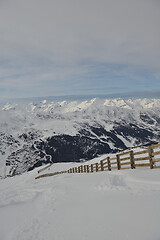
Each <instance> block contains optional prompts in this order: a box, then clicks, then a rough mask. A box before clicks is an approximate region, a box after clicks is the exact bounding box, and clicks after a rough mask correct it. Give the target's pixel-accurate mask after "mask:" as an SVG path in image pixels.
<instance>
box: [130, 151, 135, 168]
mask: <svg viewBox="0 0 160 240" xmlns="http://www.w3.org/2000/svg"><path fill="white" fill-rule="evenodd" d="M130 162H131V169H133V168H135V165H134V155H133V151H130Z"/></svg>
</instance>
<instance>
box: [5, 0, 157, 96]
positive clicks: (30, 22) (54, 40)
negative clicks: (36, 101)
mask: <svg viewBox="0 0 160 240" xmlns="http://www.w3.org/2000/svg"><path fill="white" fill-rule="evenodd" d="M159 11H160V5H159V1H158V0H154V1H150V0H134V1H132V0H121V1H118V0H99V1H97V0H85V1H84V0H81V1H76V0H68V1H65V0H54V1H53V0H32V1H31V0H28V1H25V0H14V1H11V0H5V1H0V36H1V37H0V52H1V56H0V63H1V64H0V79H1V80H0V87H6V88H8V90H9V92H8V94H12V89H13V88H15V91H16V88H17V89H18V88H19V93H18V94H20V92H23V90H24V89H25V91H27V88H28V92H26V93H25V94H26V96H27V94H30V93H29V88H32V87H37V92H35V93H34V92H33V93H32V94H37V95H40V94H42V90H43V89H46V90H45V91H46V94H47V86H46V84H47V85H48V92H50V91H51V90H50V89H51V87H53V88H54V89H55V92H56V89H57V94H60V93H63V86H65V85H66V91H68V93H69V90H67V89H68V88H67V85H69V84H72V85H71V86H70V87H72V86H73V89H74V85H76V84H77V82H78V83H79V81H82V86H81V88H83V87H85V84H84V82H85V79H91V78H92V81H91V80H90V81H88V80H86V82H90V84H95V86H96V85H97V82H98V81H100V82H101V83H102V82H103V83H104V82H105V83H106V84H108V83H109V84H111V83H113V78H114V81H116V84H117V82H118V81H119V82H121V78H124V79H127V77H128V78H129V79H131V78H132V82H134V81H136V82H138V81H142V79H144V81H145V80H146V76H145V74H144V75H143V76H142V74H141V73H140V70H139V69H143V70H146V71H148V70H147V69H149V70H150V72H153V75H154V76H158V75H159V72H160V70H159V69H160V28H159V22H160V14H159ZM101 66H102V68H103V69H102V71H101ZM104 66H105V67H106V71H105V72H104ZM110 66H112V67H110ZM117 66H119V68H118V67H117ZM123 66H125V70H124V67H123ZM95 69H96V70H95ZM107 69H108V71H107ZM113 69H114V71H113ZM131 69H132V70H131ZM113 72H114V73H113ZM102 73H104V76H103V77H102ZM99 76H100V77H99ZM115 76H116V77H115ZM150 76H151V75H150ZM151 77H152V76H151ZM93 78H94V80H93ZM95 78H97V80H95ZM98 79H99V80H98ZM101 79H103V81H102V80H101ZM110 79H111V80H110ZM115 79H116V80H115ZM96 81H97V82H96ZM110 81H111V82H110ZM129 81H131V80H129ZM9 87H10V89H9ZM87 88H91V86H87V85H86V89H87ZM40 89H41V90H40ZM64 91H65V89H64ZM5 94H6V93H5ZM14 94H15V93H14Z"/></svg>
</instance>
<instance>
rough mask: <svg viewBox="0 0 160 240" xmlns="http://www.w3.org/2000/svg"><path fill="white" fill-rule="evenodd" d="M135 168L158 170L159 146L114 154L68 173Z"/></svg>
mask: <svg viewBox="0 0 160 240" xmlns="http://www.w3.org/2000/svg"><path fill="white" fill-rule="evenodd" d="M137 167H149V168H150V169H153V168H160V144H156V145H151V146H149V147H148V148H147V149H145V150H142V151H139V152H137V151H136V150H135V151H133V150H132V151H127V152H122V153H119V154H116V156H115V157H112V158H110V157H106V158H104V159H103V160H101V161H100V162H97V163H94V164H91V165H86V164H85V165H81V166H79V167H74V168H70V169H69V170H68V171H67V172H68V173H92V172H100V171H111V170H113V169H118V170H122V169H135V168H137Z"/></svg>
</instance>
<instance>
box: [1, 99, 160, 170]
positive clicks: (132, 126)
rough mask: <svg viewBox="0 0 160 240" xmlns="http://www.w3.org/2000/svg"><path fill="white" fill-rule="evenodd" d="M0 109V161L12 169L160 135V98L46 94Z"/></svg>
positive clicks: (155, 138) (120, 147)
mask: <svg viewBox="0 0 160 240" xmlns="http://www.w3.org/2000/svg"><path fill="white" fill-rule="evenodd" d="M0 114H1V119H0V126H1V127H0V141H1V145H0V154H1V163H0V167H4V165H5V164H6V165H7V166H8V167H7V171H10V173H11V174H13V173H14V174H19V173H21V172H24V171H28V170H32V169H34V167H37V166H40V165H42V164H45V163H50V162H66V161H80V160H89V159H92V158H93V157H96V156H99V155H101V154H105V153H106V154H107V153H112V152H115V151H120V150H124V149H126V148H128V147H134V146H136V145H141V144H149V143H150V142H159V139H160V117H159V116H160V100H159V99H146V98H145V99H134V100H133V99H127V100H124V99H120V98H118V99H96V98H93V99H91V100H85V101H78V100H77V101H60V102H58V101H56V102H47V101H46V100H43V101H41V102H39V103H34V102H31V103H29V104H14V103H13V104H6V105H4V106H2V108H1V109H0Z"/></svg>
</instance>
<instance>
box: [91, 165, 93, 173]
mask: <svg viewBox="0 0 160 240" xmlns="http://www.w3.org/2000/svg"><path fill="white" fill-rule="evenodd" d="M91 172H93V164H91Z"/></svg>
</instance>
